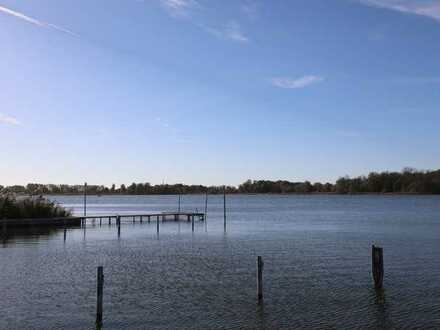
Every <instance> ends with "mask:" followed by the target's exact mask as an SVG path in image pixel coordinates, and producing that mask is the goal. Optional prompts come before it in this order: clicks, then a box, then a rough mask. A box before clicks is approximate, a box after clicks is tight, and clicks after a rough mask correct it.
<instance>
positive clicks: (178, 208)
mask: <svg viewBox="0 0 440 330" xmlns="http://www.w3.org/2000/svg"><path fill="white" fill-rule="evenodd" d="M177 212H178V213H180V194H179V202H178V207H177Z"/></svg>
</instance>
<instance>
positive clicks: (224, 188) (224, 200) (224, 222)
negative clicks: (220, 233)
mask: <svg viewBox="0 0 440 330" xmlns="http://www.w3.org/2000/svg"><path fill="white" fill-rule="evenodd" d="M223 227H224V229H225V231H226V186H223Z"/></svg>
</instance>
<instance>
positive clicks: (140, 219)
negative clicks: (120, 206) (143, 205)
mask: <svg viewBox="0 0 440 330" xmlns="http://www.w3.org/2000/svg"><path fill="white" fill-rule="evenodd" d="M139 221H140V223H142V215H141V217H140V218H139Z"/></svg>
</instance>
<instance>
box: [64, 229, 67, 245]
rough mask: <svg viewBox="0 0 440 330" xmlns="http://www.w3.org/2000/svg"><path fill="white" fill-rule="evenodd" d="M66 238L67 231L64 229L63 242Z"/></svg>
mask: <svg viewBox="0 0 440 330" xmlns="http://www.w3.org/2000/svg"><path fill="white" fill-rule="evenodd" d="M66 238H67V229H66V228H64V242H65V241H66Z"/></svg>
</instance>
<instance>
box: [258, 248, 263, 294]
mask: <svg viewBox="0 0 440 330" xmlns="http://www.w3.org/2000/svg"><path fill="white" fill-rule="evenodd" d="M263 266H264V263H263V258H261V256H258V257H257V297H258V303H260V302H261V301H262V300H263Z"/></svg>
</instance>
